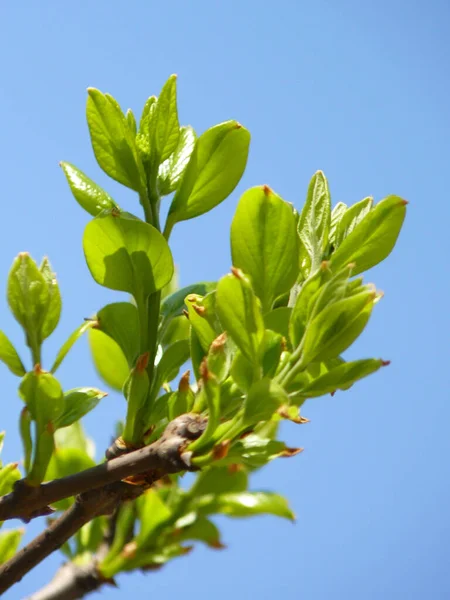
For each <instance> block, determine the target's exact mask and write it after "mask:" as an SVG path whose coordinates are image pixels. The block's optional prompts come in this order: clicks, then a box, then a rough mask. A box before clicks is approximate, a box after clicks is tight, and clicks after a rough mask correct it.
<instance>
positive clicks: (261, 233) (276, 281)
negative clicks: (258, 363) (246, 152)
mask: <svg viewBox="0 0 450 600" xmlns="http://www.w3.org/2000/svg"><path fill="white" fill-rule="evenodd" d="M231 256H232V260H233V265H234V266H235V267H239V268H240V269H242V271H244V273H245V274H246V275H249V276H250V278H251V281H252V284H253V289H254V290H255V294H256V295H257V296H258V297H259V299H260V300H261V304H262V308H263V311H264V312H266V311H268V310H270V309H271V307H272V304H273V302H274V300H275V298H277V297H278V296H281V295H282V294H284V293H285V292H287V291H289V289H290V288H291V287H292V286H293V285H294V283H295V280H296V279H297V276H298V265H297V256H298V236H297V231H296V222H295V217H294V214H293V211H292V207H291V206H290V205H289V204H288V203H287V202H285V201H284V200H282V199H281V198H280V197H279V196H277V195H276V194H275V193H274V192H273V191H272V190H271V189H270V188H269V187H267V186H260V187H254V188H252V189H250V190H248V191H247V192H245V193H244V194H243V196H242V197H241V199H240V201H239V204H238V206H237V209H236V213H235V215H234V218H233V222H232V225H231Z"/></svg>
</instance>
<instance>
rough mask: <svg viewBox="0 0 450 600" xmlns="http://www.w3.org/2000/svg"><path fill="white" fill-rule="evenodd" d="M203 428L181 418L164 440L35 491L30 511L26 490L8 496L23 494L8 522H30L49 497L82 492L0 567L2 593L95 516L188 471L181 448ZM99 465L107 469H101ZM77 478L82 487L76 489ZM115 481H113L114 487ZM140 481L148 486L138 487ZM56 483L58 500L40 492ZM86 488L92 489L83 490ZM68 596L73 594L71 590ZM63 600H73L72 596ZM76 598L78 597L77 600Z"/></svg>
mask: <svg viewBox="0 0 450 600" xmlns="http://www.w3.org/2000/svg"><path fill="white" fill-rule="evenodd" d="M204 428H205V419H203V418H202V417H200V416H199V415H193V414H187V415H181V416H180V417H177V418H176V419H175V420H174V421H172V422H171V423H169V425H168V426H167V427H166V429H165V431H164V433H163V435H162V436H161V438H160V439H159V440H157V441H156V442H154V443H153V444H151V445H150V446H147V447H146V448H142V449H140V450H137V451H135V452H131V453H130V454H127V455H124V456H120V457H119V458H116V459H113V460H111V461H108V462H106V463H104V464H102V465H99V466H98V467H94V468H93V469H88V470H87V471H84V472H82V473H79V474H77V475H74V476H72V477H65V478H63V479H59V480H55V481H54V482H50V483H48V484H43V485H41V486H39V487H38V488H35V489H36V491H37V490H41V491H40V492H38V493H37V494H34V495H33V496H32V502H33V507H32V509H31V510H26V507H25V509H24V502H26V495H25V499H24V498H23V497H22V495H23V493H24V492H23V491H22V490H24V489H25V488H24V487H23V486H20V487H19V488H18V489H17V490H15V491H14V492H12V494H10V495H9V496H10V497H12V498H14V496H15V495H17V494H18V493H19V502H21V503H22V504H21V508H20V509H19V510H18V511H17V510H16V511H15V513H14V515H10V514H8V517H7V518H11V516H19V517H21V518H23V517H24V515H25V518H31V517H32V516H36V514H43V509H45V508H47V509H48V507H46V503H47V502H48V501H49V500H48V498H49V497H51V498H52V500H51V502H55V501H56V500H57V499H62V498H67V497H69V496H72V495H73V494H74V490H75V489H78V490H80V488H81V489H82V490H83V492H84V493H82V494H81V495H79V496H77V498H76V501H75V503H74V504H73V505H72V506H71V507H70V508H69V509H68V510H67V511H66V512H65V513H64V514H63V515H62V516H61V517H60V518H59V519H57V520H56V521H55V522H54V523H52V524H51V525H50V526H49V527H48V528H47V529H46V530H45V531H44V532H43V533H41V534H40V535H39V536H38V537H36V538H35V539H34V540H33V541H32V542H30V543H29V544H28V545H27V546H25V547H24V548H22V550H20V551H19V552H18V553H17V554H16V555H15V556H13V558H12V559H11V560H9V561H8V562H7V563H5V564H4V565H2V566H1V567H0V594H2V593H3V592H4V591H6V590H7V589H9V588H10V587H11V586H12V585H14V584H15V583H17V582H18V581H20V580H21V579H22V577H23V576H24V575H25V574H26V573H28V572H29V571H30V570H31V569H33V568H34V567H35V566H36V565H38V564H39V563H40V562H41V561H42V560H44V558H46V557H47V556H49V554H51V553H52V552H54V551H55V550H56V549H57V548H59V547H60V546H62V544H64V542H66V541H67V540H68V539H69V538H71V537H72V536H73V535H74V534H75V533H76V532H77V531H78V530H79V529H80V528H81V527H82V526H83V525H85V524H86V523H88V522H89V521H91V520H92V519H93V518H94V517H97V516H99V515H107V514H112V513H113V512H114V510H115V509H116V508H117V506H118V505H119V504H120V502H122V501H123V500H129V499H132V498H136V497H137V496H139V495H140V494H141V493H142V492H143V490H144V489H145V487H148V486H149V485H151V484H152V483H154V482H155V481H157V480H158V479H160V478H161V477H163V476H164V475H166V474H168V473H177V472H179V471H185V470H187V469H189V461H188V457H187V456H186V455H185V454H183V450H184V449H185V448H186V446H187V444H188V443H189V441H191V440H193V439H196V438H198V437H199V436H200V435H201V433H202V431H203V429H204ZM99 467H102V468H103V469H99ZM104 467H106V469H104ZM108 467H109V468H108ZM147 471H148V472H147ZM92 472H94V473H95V475H96V477H97V478H102V480H101V482H100V483H99V480H98V479H93V475H92ZM144 472H145V477H142V478H140V480H138V481H134V482H132V483H131V482H130V483H126V482H123V481H118V480H120V479H124V478H130V477H131V476H132V475H138V474H142V473H144ZM74 479H75V481H76V482H77V485H78V487H75V486H74V484H73V480H74ZM111 481H112V483H110V482H111ZM58 482H59V483H58ZM140 482H142V484H143V485H144V487H142V486H141V485H140V484H139V483H140ZM52 484H54V487H53V488H51V489H52V490H54V489H56V490H59V491H60V492H61V495H59V496H58V497H57V498H55V497H54V496H55V492H53V495H51V494H49V492H48V491H44V492H42V490H43V489H44V490H48V489H49V486H51V485H52ZM55 484H57V485H55ZM88 484H89V485H90V487H91V488H92V489H89V490H88V491H85V490H86V486H87V485H88ZM26 489H30V488H26ZM6 498H8V497H5V499H6ZM11 502H12V501H11V500H9V502H8V506H11ZM39 511H40V512H39ZM17 513H19V514H17ZM0 514H1V513H0ZM3 518H4V517H3V516H2V517H0V519H3ZM73 582H74V583H73V585H75V583H76V582H77V578H74V579H73ZM67 593H69V591H68V590H67ZM65 597H66V598H69V597H70V596H65ZM72 597H74V598H76V597H77V596H72Z"/></svg>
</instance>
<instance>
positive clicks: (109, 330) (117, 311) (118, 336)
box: [97, 302, 140, 368]
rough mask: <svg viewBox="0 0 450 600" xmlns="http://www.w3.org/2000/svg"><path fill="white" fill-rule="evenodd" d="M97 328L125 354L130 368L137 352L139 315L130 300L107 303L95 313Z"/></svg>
mask: <svg viewBox="0 0 450 600" xmlns="http://www.w3.org/2000/svg"><path fill="white" fill-rule="evenodd" d="M97 321H98V326H97V329H99V330H100V331H103V333H106V335H108V336H109V337H110V338H112V339H113V340H114V341H115V342H117V344H118V345H119V347H120V348H121V350H122V351H123V353H124V354H125V356H126V358H127V361H128V365H129V366H130V368H131V367H132V366H133V365H134V363H135V361H136V358H137V356H138V354H139V343H140V339H139V338H140V334H139V315H138V311H137V308H136V306H134V304H131V302H114V303H113V304H107V305H106V306H104V307H103V308H102V309H101V310H100V311H99V312H98V313H97Z"/></svg>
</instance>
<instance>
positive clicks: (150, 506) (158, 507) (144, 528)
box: [135, 489, 171, 548]
mask: <svg viewBox="0 0 450 600" xmlns="http://www.w3.org/2000/svg"><path fill="white" fill-rule="evenodd" d="M136 505H137V510H138V518H139V521H140V528H139V533H138V535H137V537H136V539H135V541H136V544H137V546H138V548H143V547H145V546H146V545H148V544H149V542H150V541H151V537H152V534H153V533H154V532H155V530H156V529H157V528H158V527H159V526H160V525H162V524H163V523H164V522H165V521H167V520H168V519H169V518H170V516H171V511H170V510H169V508H168V507H167V505H166V504H165V503H164V502H163V501H162V500H161V497H160V495H159V494H158V493H157V492H156V491H155V490H151V489H150V490H148V491H147V492H145V493H144V494H143V495H142V496H140V497H139V498H138V499H137V501H136Z"/></svg>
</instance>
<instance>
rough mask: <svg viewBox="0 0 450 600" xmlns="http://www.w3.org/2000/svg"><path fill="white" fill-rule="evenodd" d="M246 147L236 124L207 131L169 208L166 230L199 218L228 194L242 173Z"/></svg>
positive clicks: (245, 138) (241, 129)
mask: <svg viewBox="0 0 450 600" xmlns="http://www.w3.org/2000/svg"><path fill="white" fill-rule="evenodd" d="M249 143H250V134H249V132H248V131H247V129H245V127H242V125H240V124H239V123H237V122H236V121H227V122H225V123H221V124H220V125H216V126H215V127H211V128H210V129H208V130H207V131H205V133H203V134H202V135H201V136H200V137H199V138H198V139H197V141H196V143H195V147H194V151H193V152H192V154H191V157H190V160H189V163H188V165H187V167H186V170H185V172H184V176H183V179H182V181H181V184H180V186H179V188H178V190H177V192H176V194H175V197H174V199H173V201H172V204H171V206H170V210H169V215H168V217H167V224H166V230H169V231H170V229H171V228H172V226H173V225H174V224H175V223H178V222H179V221H185V220H186V219H192V218H193V217H198V216H199V215H202V214H203V213H205V212H207V211H209V210H211V209H212V208H214V207H215V206H217V205H218V204H220V203H221V202H222V201H223V200H225V198H227V197H228V196H229V195H230V194H231V192H232V191H233V190H234V188H235V187H236V186H237V184H238V183H239V180H240V179H241V177H242V174H243V173H244V170H245V166H246V164H247V157H248V147H249Z"/></svg>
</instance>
